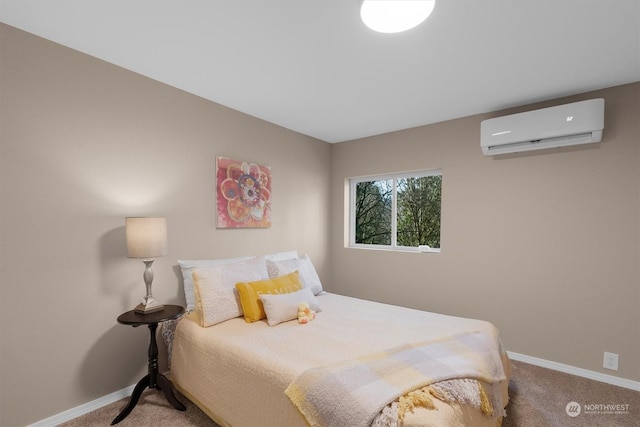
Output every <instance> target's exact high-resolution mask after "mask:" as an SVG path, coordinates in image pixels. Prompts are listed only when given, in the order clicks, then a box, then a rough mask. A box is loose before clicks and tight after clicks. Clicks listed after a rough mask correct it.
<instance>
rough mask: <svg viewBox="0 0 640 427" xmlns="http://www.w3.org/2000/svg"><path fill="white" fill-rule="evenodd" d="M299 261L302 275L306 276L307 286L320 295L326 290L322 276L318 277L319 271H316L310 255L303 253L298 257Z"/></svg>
mask: <svg viewBox="0 0 640 427" xmlns="http://www.w3.org/2000/svg"><path fill="white" fill-rule="evenodd" d="M298 262H299V263H300V270H299V271H300V277H303V278H304V283H305V286H306V287H307V288H309V289H311V292H313V294H314V295H320V294H321V293H323V292H324V290H323V289H322V283H321V282H320V277H318V273H317V272H316V269H315V267H314V266H313V263H312V262H311V259H310V258H309V255H306V254H305V255H303V256H302V257H300V258H298Z"/></svg>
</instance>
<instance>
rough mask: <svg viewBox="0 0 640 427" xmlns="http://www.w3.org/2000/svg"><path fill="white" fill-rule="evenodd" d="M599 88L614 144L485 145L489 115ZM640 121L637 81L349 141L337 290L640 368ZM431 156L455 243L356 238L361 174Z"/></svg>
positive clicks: (446, 238)
mask: <svg viewBox="0 0 640 427" xmlns="http://www.w3.org/2000/svg"><path fill="white" fill-rule="evenodd" d="M595 97H604V98H605V103H606V107H605V110H606V113H605V130H604V139H603V141H602V143H600V144H594V145H588V146H587V145H585V146H580V147H575V148H563V149H554V150H550V151H537V152H533V153H530V154H523V155H510V156H502V157H495V158H490V157H484V156H483V155H482V153H481V151H480V141H479V131H480V122H481V121H482V120H483V119H485V118H489V117H493V116H498V115H502V114H505V113H512V112H519V111H524V110H528V109H532V108H537V107H545V106H549V105H557V104H560V103H564V102H571V101H576V100H582V99H589V98H595ZM639 120H640V83H636V84H632V85H626V86H619V87H615V88H611V89H607V90H602V91H598V92H593V93H587V94H584V95H581V96H576V97H571V98H565V99H559V100H555V101H553V102H549V103H545V104H538V105H533V106H527V107H525V108H520V109H518V110H511V111H505V112H500V113H494V114H486V115H480V116H473V117H467V118H462V119H458V120H452V121H448V122H444V123H439V124H434V125H430V126H425V127H420V128H416V129H410V130H406V131H401V132H395V133H391V134H387V135H380V136H377V137H372V138H366V139H363V140H356V141H350V142H346V143H341V144H338V145H335V146H334V147H333V149H332V151H331V158H332V184H331V190H332V196H331V197H332V215H331V217H332V218H331V221H332V225H333V227H332V239H331V260H332V262H331V267H332V280H331V283H332V288H331V289H332V290H337V291H340V292H343V293H346V294H348V295H353V296H358V297H365V298H369V299H374V300H379V301H384V302H389V303H394V304H399V305H404V306H409V307H415V308H419V309H425V310H431V311H437V312H443V313H449V314H454V315H458V316H464V317H477V318H482V319H487V320H490V321H492V322H494V323H495V324H496V325H497V326H498V328H499V329H500V331H501V332H502V335H503V339H504V344H505V345H506V347H507V349H508V350H511V351H514V352H517V353H523V354H526V355H529V356H534V357H539V358H543V359H548V360H551V361H555V362H559V363H565V364H568V365H572V366H576V367H580V368H585V369H589V370H593V371H598V372H602V373H606V374H611V375H617V376H620V377H623V378H627V379H631V380H635V381H638V380H640V276H639V260H640V253H639V249H640V240H639V236H640V235H639V232H640V230H639V227H638V226H639V223H640V205H639V194H640V191H639V183H640V157H639V156H640V153H639V150H638V149H639V147H640V128H639V125H638V122H639ZM429 168H441V169H442V171H443V190H442V191H443V196H442V197H443V199H442V230H441V231H442V253H440V254H432V253H423V254H417V253H396V252H386V251H370V250H363V249H348V248H345V247H344V226H343V224H344V217H345V214H346V213H347V211H346V210H345V209H344V185H345V180H346V179H347V178H349V177H354V176H362V175H369V174H379V173H388V172H399V171H411V170H417V169H429ZM604 351H609V352H614V353H618V354H619V355H620V370H619V372H615V371H610V370H604V369H603V368H602V361H603V352H604Z"/></svg>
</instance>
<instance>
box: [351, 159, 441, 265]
mask: <svg viewBox="0 0 640 427" xmlns="http://www.w3.org/2000/svg"><path fill="white" fill-rule="evenodd" d="M427 176H440V177H442V169H426V170H418V171H412V172H398V173H389V174H380V175H367V176H359V177H353V178H349V179H347V182H348V190H349V197H348V198H347V203H348V209H349V224H348V229H347V233H348V239H346V240H347V242H348V247H349V248H356V249H373V250H391V251H399V252H435V253H440V252H441V248H442V240H441V241H440V248H430V247H424V246H418V247H415V246H399V245H398V224H397V222H398V218H397V214H398V206H397V200H398V198H397V188H398V180H400V179H406V178H423V177H427ZM384 180H391V181H392V206H391V218H392V223H391V244H389V245H382V244H379V245H378V244H370V243H356V209H355V205H356V187H357V185H358V183H361V182H371V181H384ZM440 191H441V192H442V188H440ZM441 197H442V196H441ZM440 221H441V223H442V200H441V201H440ZM440 229H441V230H442V226H441V227H440Z"/></svg>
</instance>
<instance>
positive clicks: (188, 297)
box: [178, 256, 256, 312]
mask: <svg viewBox="0 0 640 427" xmlns="http://www.w3.org/2000/svg"><path fill="white" fill-rule="evenodd" d="M253 258H256V257H254V256H245V257H239V258H224V259H201V260H182V261H181V260H178V264H179V265H180V270H181V271H182V283H183V286H184V299H185V301H186V303H187V310H186V311H187V312H188V311H191V310H195V301H196V297H195V294H194V292H193V269H194V268H202V267H215V266H217V265H224V264H233V263H235V262H240V261H246V260H248V259H253Z"/></svg>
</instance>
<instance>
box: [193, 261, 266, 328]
mask: <svg viewBox="0 0 640 427" xmlns="http://www.w3.org/2000/svg"><path fill="white" fill-rule="evenodd" d="M268 277H269V274H268V273H267V265H266V263H265V260H264V258H252V259H249V260H246V261H240V262H236V263H233V264H222V265H216V266H213V267H206V268H196V269H194V270H193V283H194V285H195V286H194V290H195V297H196V302H195V310H196V313H198V317H199V320H200V325H202V326H204V327H207V326H212V325H215V324H216V323H220V322H224V321H225V320H229V319H233V318H234V317H239V316H242V305H241V304H240V298H239V295H238V291H237V290H236V283H238V282H242V281H245V280H250V281H254V280H265V279H268Z"/></svg>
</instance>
